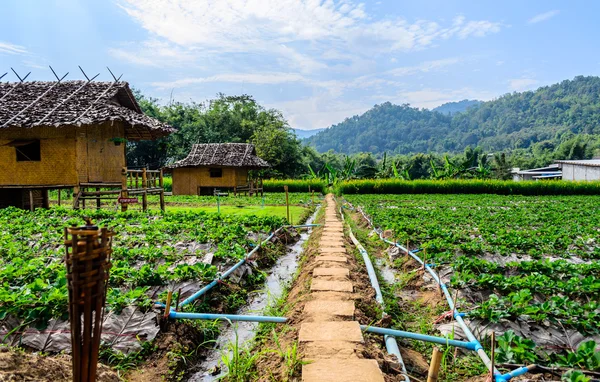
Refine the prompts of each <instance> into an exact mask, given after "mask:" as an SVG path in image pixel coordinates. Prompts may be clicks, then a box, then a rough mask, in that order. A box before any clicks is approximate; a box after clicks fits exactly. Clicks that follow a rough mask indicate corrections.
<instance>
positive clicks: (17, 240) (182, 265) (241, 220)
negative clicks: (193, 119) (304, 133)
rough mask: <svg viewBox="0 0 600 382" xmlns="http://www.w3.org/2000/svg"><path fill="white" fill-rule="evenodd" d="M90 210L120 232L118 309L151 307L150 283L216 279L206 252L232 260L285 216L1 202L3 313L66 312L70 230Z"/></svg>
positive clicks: (112, 283)
mask: <svg viewBox="0 0 600 382" xmlns="http://www.w3.org/2000/svg"><path fill="white" fill-rule="evenodd" d="M84 216H89V217H91V218H92V219H93V220H94V222H96V223H97V224H98V225H100V226H103V227H104V226H106V227H108V228H111V229H113V230H114V231H115V232H116V233H117V236H116V237H115V239H114V242H113V248H114V253H113V256H112V262H113V267H112V269H111V272H110V279H109V290H108V294H107V306H108V308H109V309H117V310H119V309H121V308H123V307H124V306H126V305H130V304H133V303H135V304H138V305H140V306H142V307H149V306H150V304H151V300H150V297H149V293H148V290H149V288H150V287H155V286H165V285H167V284H170V283H177V282H182V281H185V280H198V281H200V280H208V279H212V278H213V277H214V276H215V274H216V273H217V268H216V267H215V266H214V265H210V264H207V263H204V262H202V261H200V260H201V259H202V257H203V256H206V255H207V254H208V253H210V254H212V256H213V257H214V259H215V260H214V261H213V263H232V262H234V261H237V259H240V258H241V257H242V256H243V255H244V254H245V253H246V252H247V251H248V250H249V248H251V246H252V245H255V244H256V242H257V241H258V238H259V237H258V235H261V236H265V235H266V234H267V233H268V232H270V231H272V230H273V229H275V228H276V227H279V226H281V225H283V224H284V221H283V219H280V218H277V217H272V216H267V217H255V216H248V215H242V216H233V215H218V214H209V213H205V212H177V213H168V214H164V215H162V214H160V215H159V214H157V215H153V214H145V213H136V212H128V213H117V212H110V211H105V210H101V211H73V210H67V209H63V208H52V209H50V210H36V211H35V212H34V213H31V212H27V211H22V210H18V209H13V208H8V209H3V210H0V253H2V257H1V258H0V320H1V319H4V318H5V317H7V316H13V317H17V318H22V319H26V320H27V321H35V322H46V321H47V320H48V319H50V318H52V317H63V318H64V317H65V316H66V315H67V299H68V295H67V287H66V277H65V276H66V275H65V272H66V271H65V266H64V263H63V262H62V259H63V256H64V253H65V250H64V246H63V240H64V238H63V235H64V231H63V230H64V227H66V226H79V225H81V224H82V223H83V217H84ZM194 256H195V257H194Z"/></svg>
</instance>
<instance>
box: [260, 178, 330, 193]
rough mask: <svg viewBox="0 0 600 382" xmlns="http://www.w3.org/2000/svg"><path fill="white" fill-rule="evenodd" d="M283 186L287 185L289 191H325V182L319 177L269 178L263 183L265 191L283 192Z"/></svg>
mask: <svg viewBox="0 0 600 382" xmlns="http://www.w3.org/2000/svg"><path fill="white" fill-rule="evenodd" d="M283 186H288V191H289V192H308V190H309V187H310V190H314V191H315V192H321V193H325V189H326V188H327V183H326V182H325V181H323V180H320V179H269V180H265V181H264V183H263V187H264V191H265V192H283Z"/></svg>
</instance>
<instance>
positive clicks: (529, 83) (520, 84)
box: [508, 78, 539, 91]
mask: <svg viewBox="0 0 600 382" xmlns="http://www.w3.org/2000/svg"><path fill="white" fill-rule="evenodd" d="M538 83H539V81H538V80H534V79H533V78H515V79H512V80H508V88H509V89H510V90H512V91H523V90H529V89H532V88H534V87H535V85H537V84H538Z"/></svg>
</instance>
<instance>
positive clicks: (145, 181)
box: [142, 168, 148, 212]
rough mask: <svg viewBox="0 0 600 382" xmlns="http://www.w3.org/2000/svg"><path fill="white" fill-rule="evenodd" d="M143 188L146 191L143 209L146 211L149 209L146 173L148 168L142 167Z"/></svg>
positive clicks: (143, 198)
mask: <svg viewBox="0 0 600 382" xmlns="http://www.w3.org/2000/svg"><path fill="white" fill-rule="evenodd" d="M142 188H143V189H144V193H143V194H142V210H144V212H146V211H147V210H148V191H147V189H148V174H147V173H146V168H143V169H142Z"/></svg>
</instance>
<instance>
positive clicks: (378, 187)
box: [335, 179, 600, 195]
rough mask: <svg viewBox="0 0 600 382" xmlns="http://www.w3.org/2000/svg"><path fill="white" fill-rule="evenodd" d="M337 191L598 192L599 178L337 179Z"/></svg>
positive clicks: (388, 192) (448, 192)
mask: <svg viewBox="0 0 600 382" xmlns="http://www.w3.org/2000/svg"><path fill="white" fill-rule="evenodd" d="M335 192H336V193H337V194H500V195H599V194H600V182H569V181H552V182H513V181H500V180H476V179H472V180H471V179H469V180H413V181H405V180H401V179H363V180H350V181H346V182H342V183H338V184H337V185H336V187H335Z"/></svg>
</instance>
